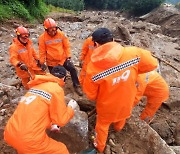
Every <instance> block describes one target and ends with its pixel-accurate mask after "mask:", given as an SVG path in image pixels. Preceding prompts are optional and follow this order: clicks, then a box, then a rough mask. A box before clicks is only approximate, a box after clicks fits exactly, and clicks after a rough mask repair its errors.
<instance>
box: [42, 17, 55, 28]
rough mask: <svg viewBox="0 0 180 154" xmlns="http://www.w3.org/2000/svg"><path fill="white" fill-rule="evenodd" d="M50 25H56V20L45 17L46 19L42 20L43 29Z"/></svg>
mask: <svg viewBox="0 0 180 154" xmlns="http://www.w3.org/2000/svg"><path fill="white" fill-rule="evenodd" d="M51 27H57V24H56V22H55V21H54V19H52V18H47V19H46V20H44V29H46V30H47V29H48V28H51Z"/></svg>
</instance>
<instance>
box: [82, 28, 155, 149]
mask: <svg viewBox="0 0 180 154" xmlns="http://www.w3.org/2000/svg"><path fill="white" fill-rule="evenodd" d="M92 39H93V41H94V42H95V45H96V47H97V48H96V49H95V50H94V51H93V53H92V56H91V61H90V62H89V64H88V66H87V71H86V77H85V80H84V85H83V90H84V92H85V94H86V95H87V97H88V98H89V99H90V100H95V101H96V112H97V117H96V126H95V140H94V146H95V147H96V148H97V150H98V151H99V152H103V151H104V148H105V145H106V140H107V136H108V129H109V126H110V124H113V126H114V129H115V130H116V131H120V130H121V129H122V128H123V126H124V124H125V121H126V119H127V118H129V117H130V116H131V111H132V109H133V105H134V99H135V96H136V91H137V88H136V79H137V76H138V74H139V73H145V72H149V71H152V70H154V69H155V68H156V67H157V60H156V59H155V58H154V57H152V56H151V53H150V52H149V51H147V50H144V49H141V48H138V47H122V46H121V45H120V44H118V43H116V42H113V35H112V33H111V32H110V31H109V30H108V29H107V28H99V29H97V30H96V31H95V32H94V33H93V34H92Z"/></svg>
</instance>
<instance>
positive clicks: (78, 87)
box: [74, 85, 83, 96]
mask: <svg viewBox="0 0 180 154" xmlns="http://www.w3.org/2000/svg"><path fill="white" fill-rule="evenodd" d="M74 90H75V92H76V93H77V94H78V95H79V96H82V95H83V92H82V89H81V86H80V85H77V86H74Z"/></svg>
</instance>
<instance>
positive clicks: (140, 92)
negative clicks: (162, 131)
mask: <svg viewBox="0 0 180 154" xmlns="http://www.w3.org/2000/svg"><path fill="white" fill-rule="evenodd" d="M142 96H146V97H147V104H146V107H145V109H144V110H143V112H142V113H141V116H140V117H141V119H142V120H144V119H145V118H146V117H150V118H152V117H153V116H154V114H155V113H156V111H157V110H158V108H159V107H160V106H161V104H162V102H164V101H166V100H167V99H168V97H169V88H168V85H167V83H166V81H165V80H164V79H163V78H162V77H161V75H160V74H159V73H157V72H156V71H151V72H148V73H144V74H139V75H138V78H137V94H136V97H135V101H134V105H136V104H137V103H138V102H139V101H140V99H141V97H142Z"/></svg>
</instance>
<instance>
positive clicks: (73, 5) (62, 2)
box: [45, 0, 84, 11]
mask: <svg viewBox="0 0 180 154" xmlns="http://www.w3.org/2000/svg"><path fill="white" fill-rule="evenodd" d="M45 3H46V4H51V5H53V6H56V7H60V8H65V9H69V10H74V11H82V10H83V9H84V1H83V0H45Z"/></svg>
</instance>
